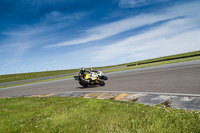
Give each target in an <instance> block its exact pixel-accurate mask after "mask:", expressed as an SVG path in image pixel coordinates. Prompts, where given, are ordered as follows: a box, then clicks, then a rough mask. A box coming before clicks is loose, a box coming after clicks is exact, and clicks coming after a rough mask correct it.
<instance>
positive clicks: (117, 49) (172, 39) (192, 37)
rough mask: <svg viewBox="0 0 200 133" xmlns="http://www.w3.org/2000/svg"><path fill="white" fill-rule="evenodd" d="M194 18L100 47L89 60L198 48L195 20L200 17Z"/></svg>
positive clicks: (164, 25)
mask: <svg viewBox="0 0 200 133" xmlns="http://www.w3.org/2000/svg"><path fill="white" fill-rule="evenodd" d="M196 17H197V16H196ZM196 17H195V18H182V19H176V20H172V21H169V22H167V23H165V24H163V25H161V26H159V27H156V28H153V29H151V30H150V31H148V32H145V33H142V34H140V35H136V36H132V37H129V38H127V39H125V40H123V41H120V42H117V43H113V44H110V45H107V46H104V47H101V48H99V50H98V51H97V52H95V53H93V56H92V57H93V58H92V61H94V62H98V61H101V62H106V61H109V60H113V59H115V60H116V59H120V58H127V59H128V60H129V59H132V60H134V59H135V60H138V59H139V58H140V59H145V58H154V57H157V56H160V55H162V56H165V55H171V54H177V53H181V52H188V51H195V50H200V45H199V44H200V38H199V36H200V29H199V28H197V27H198V26H199V23H198V22H197V21H196V19H197V18H199V16H198V17H197V18H196ZM102 53H103V54H102Z"/></svg>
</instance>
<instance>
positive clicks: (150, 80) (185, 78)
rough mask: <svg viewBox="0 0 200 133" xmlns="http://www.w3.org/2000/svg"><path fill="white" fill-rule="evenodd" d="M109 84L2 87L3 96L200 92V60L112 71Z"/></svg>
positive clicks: (70, 82)
mask: <svg viewBox="0 0 200 133" xmlns="http://www.w3.org/2000/svg"><path fill="white" fill-rule="evenodd" d="M107 75H108V78H109V79H108V80H107V81H106V85H105V86H103V87H100V86H91V87H89V88H82V87H81V86H80V85H79V83H78V82H77V81H75V80H74V79H63V80H57V81H49V82H42V83H35V84H29V85H22V86H16V87H8V88H0V97H12V96H19V95H29V94H44V93H53V92H65V91H126V92H150V93H154V92H155V93H176V94H198V95H199V94H200V60H196V61H189V62H182V63H174V64H168V65H161V66H154V67H148V68H139V69H132V70H126V71H119V72H112V73H108V74H107Z"/></svg>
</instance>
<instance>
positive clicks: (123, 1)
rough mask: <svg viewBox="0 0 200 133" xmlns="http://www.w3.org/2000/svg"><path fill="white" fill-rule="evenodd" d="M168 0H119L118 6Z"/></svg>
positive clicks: (135, 5) (144, 4)
mask: <svg viewBox="0 0 200 133" xmlns="http://www.w3.org/2000/svg"><path fill="white" fill-rule="evenodd" d="M166 1H170V0H162V1H161V0H119V4H118V6H119V7H120V8H134V7H141V6H146V5H152V4H155V3H161V2H166Z"/></svg>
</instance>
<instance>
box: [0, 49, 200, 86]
mask: <svg viewBox="0 0 200 133" xmlns="http://www.w3.org/2000/svg"><path fill="white" fill-rule="evenodd" d="M195 54H200V51H196V52H190V53H184V54H179V55H172V56H166V57H160V58H155V59H149V60H143V61H138V62H131V63H126V64H119V65H114V66H105V67H96V68H94V69H102V68H108V67H116V66H123V65H131V64H141V63H146V62H152V61H158V60H164V59H170V58H176V57H183V56H190V55H195ZM197 59H200V56H196V57H189V58H183V59H176V60H169V61H161V62H155V63H148V64H142V65H137V66H130V67H123V68H117V69H111V70H104V72H105V73H106V72H112V71H120V70H127V69H135V68H142V67H149V66H156V65H163V64H170V63H176V62H184V61H190V60H197ZM78 71H79V69H71V70H58V71H46V72H34V73H22V74H10V75H0V83H5V82H12V81H19V80H26V79H34V78H41V77H48V76H55V75H62V74H69V73H75V72H78ZM70 77H73V76H66V77H61V78H54V79H48V80H42V81H49V80H56V79H64V78H70ZM35 82H38V81H34V82H29V83H35ZM21 84H27V83H21ZM17 85H20V84H17ZM10 86H13V85H10ZM2 87H9V86H1V87H0V88H2Z"/></svg>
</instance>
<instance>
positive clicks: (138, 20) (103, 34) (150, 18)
mask: <svg viewBox="0 0 200 133" xmlns="http://www.w3.org/2000/svg"><path fill="white" fill-rule="evenodd" d="M195 4H196V3H191V4H182V5H178V6H174V7H170V8H167V9H163V10H160V13H149V14H140V15H137V16H133V17H129V18H126V19H122V20H118V21H115V22H111V23H107V24H103V25H100V26H97V27H93V28H91V29H87V30H86V32H85V33H84V35H82V37H80V38H76V39H73V40H67V41H64V42H61V43H55V44H53V45H48V46H46V47H61V46H68V45H77V44H82V43H88V42H91V41H96V40H101V39H105V38H107V37H110V36H113V35H116V34H119V33H122V32H125V31H129V30H132V29H135V28H138V27H141V26H145V25H151V24H154V23H156V22H160V21H166V20H170V19H175V18H178V17H183V16H188V15H191V14H193V13H194V12H196V11H198V7H197V6H195ZM198 4H199V3H198ZM185 8H189V9H190V8H191V9H190V10H187V11H185V10H182V9H185ZM191 12H192V13H191Z"/></svg>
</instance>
